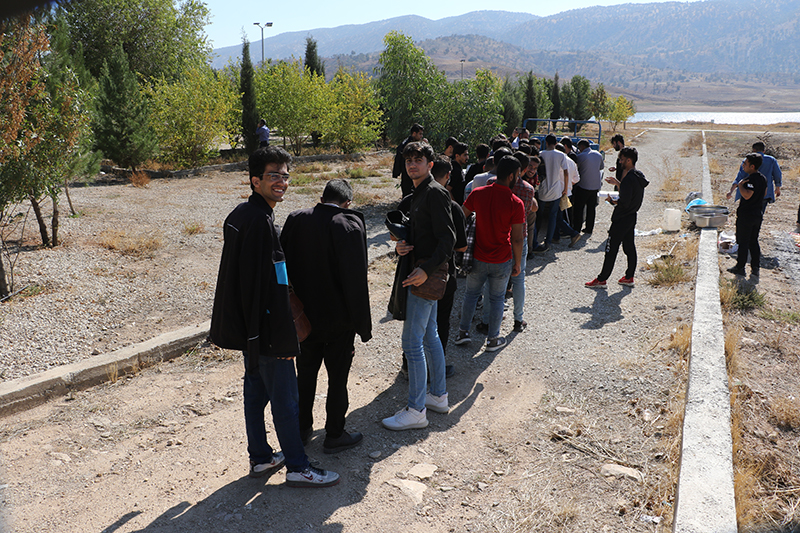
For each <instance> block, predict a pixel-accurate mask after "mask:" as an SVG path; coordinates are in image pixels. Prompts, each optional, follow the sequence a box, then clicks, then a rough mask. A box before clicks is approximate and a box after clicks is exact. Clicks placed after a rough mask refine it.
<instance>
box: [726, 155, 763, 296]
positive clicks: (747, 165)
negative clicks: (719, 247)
mask: <svg viewBox="0 0 800 533" xmlns="http://www.w3.org/2000/svg"><path fill="white" fill-rule="evenodd" d="M762 161H763V158H762V156H761V154H759V153H758V152H753V153H750V154H747V156H745V158H744V161H742V170H743V171H744V172H745V173H746V174H747V177H746V178H742V179H740V180H739V183H738V184H737V185H736V187H737V188H738V190H739V194H738V196H740V200H739V208H738V209H737V210H736V242H737V243H738V244H739V255H738V259H737V261H736V265H735V266H733V267H731V268H729V269H728V272H730V273H731V274H736V275H737V276H744V275H745V272H744V266H745V265H746V264H747V254H748V252H749V253H750V277H751V278H755V279H754V281H757V280H758V276H759V274H760V273H761V246H759V244H758V234H759V233H760V232H761V222H762V220H763V219H764V213H763V207H764V196H765V195H766V193H767V179H766V178H765V177H764V175H763V174H762V173H761V172H759V170H758V169H759V168H760V167H761V163H762Z"/></svg>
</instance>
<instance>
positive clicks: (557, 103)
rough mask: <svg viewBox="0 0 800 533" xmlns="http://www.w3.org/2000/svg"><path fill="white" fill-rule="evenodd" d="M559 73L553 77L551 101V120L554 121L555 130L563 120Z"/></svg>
mask: <svg viewBox="0 0 800 533" xmlns="http://www.w3.org/2000/svg"><path fill="white" fill-rule="evenodd" d="M558 90H559V89H558V72H556V75H555V76H554V77H553V92H552V93H550V101H551V102H552V103H553V111H551V112H550V120H552V121H553V129H555V127H556V123H558V119H560V118H561V98H560V97H559V95H558Z"/></svg>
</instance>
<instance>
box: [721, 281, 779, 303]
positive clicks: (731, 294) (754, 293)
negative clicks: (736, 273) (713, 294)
mask: <svg viewBox="0 0 800 533" xmlns="http://www.w3.org/2000/svg"><path fill="white" fill-rule="evenodd" d="M719 299H720V303H721V304H722V308H723V309H725V310H727V311H749V310H751V309H756V308H761V307H764V306H766V305H767V298H766V296H764V294H763V293H760V292H758V289H756V287H755V286H753V285H749V284H746V283H737V282H735V281H732V280H728V279H726V280H724V281H723V282H722V283H721V284H720V287H719Z"/></svg>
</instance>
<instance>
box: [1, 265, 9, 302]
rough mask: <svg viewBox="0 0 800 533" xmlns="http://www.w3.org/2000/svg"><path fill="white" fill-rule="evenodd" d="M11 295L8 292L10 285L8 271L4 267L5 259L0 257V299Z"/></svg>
mask: <svg viewBox="0 0 800 533" xmlns="http://www.w3.org/2000/svg"><path fill="white" fill-rule="evenodd" d="M9 294H11V291H9V290H8V283H7V282H6V269H5V267H4V266H3V258H2V257H0V298H5V297H6V296H8V295H9Z"/></svg>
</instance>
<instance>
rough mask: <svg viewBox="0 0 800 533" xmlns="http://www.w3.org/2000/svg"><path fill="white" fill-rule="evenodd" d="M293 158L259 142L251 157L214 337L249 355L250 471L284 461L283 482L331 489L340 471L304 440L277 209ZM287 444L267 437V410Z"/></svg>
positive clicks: (261, 472) (230, 221) (228, 225)
mask: <svg viewBox="0 0 800 533" xmlns="http://www.w3.org/2000/svg"><path fill="white" fill-rule="evenodd" d="M291 160H292V157H291V156H290V155H289V154H288V153H287V152H286V151H285V150H284V149H282V148H279V147H275V146H269V147H266V148H259V149H258V150H256V151H255V152H253V155H251V156H250V160H249V167H250V189H251V190H252V191H253V194H251V195H250V198H249V199H248V201H247V202H244V203H242V204H239V205H238V206H237V207H236V209H234V210H233V212H232V213H231V214H230V215H228V218H226V219H225V224H224V225H223V235H224V238H225V243H224V244H223V247H222V259H221V260H220V266H219V276H218V278H217V290H216V294H215V295H214V310H213V311H212V314H211V340H212V341H213V342H214V343H215V344H216V345H217V346H220V347H222V348H228V349H231V350H242V352H244V360H245V374H244V420H245V429H246V431H247V452H248V454H249V456H250V477H262V476H266V475H270V474H272V473H274V472H276V471H277V470H279V469H280V468H281V467H282V466H283V465H284V463H285V464H286V469H287V472H286V484H287V485H289V486H294V487H329V486H331V485H335V484H337V483H338V482H339V474H337V473H336V472H328V471H326V470H323V469H321V468H316V467H313V466H311V464H310V463H309V460H308V457H307V456H306V453H305V449H304V448H303V442H302V439H301V438H300V424H299V422H298V408H297V377H296V375H295V370H294V361H293V359H294V357H295V356H296V355H297V354H298V353H299V352H300V347H299V345H298V342H297V333H296V332H295V328H294V322H293V320H292V311H291V307H290V304H289V284H288V277H287V274H286V262H285V261H284V255H283V250H282V249H281V243H280V240H279V236H278V231H277V230H276V229H275V225H274V222H273V209H274V208H275V206H276V205H277V204H278V202H282V201H283V196H284V195H285V194H286V190H287V189H288V188H289V163H291ZM269 403H272V422H273V425H274V426H275V433H277V435H278V441H279V442H280V444H281V448H283V451H282V452H277V451H274V450H273V449H272V447H271V446H270V445H269V443H268V442H267V431H266V427H265V423H264V410H265V409H266V407H267V404H269Z"/></svg>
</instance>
